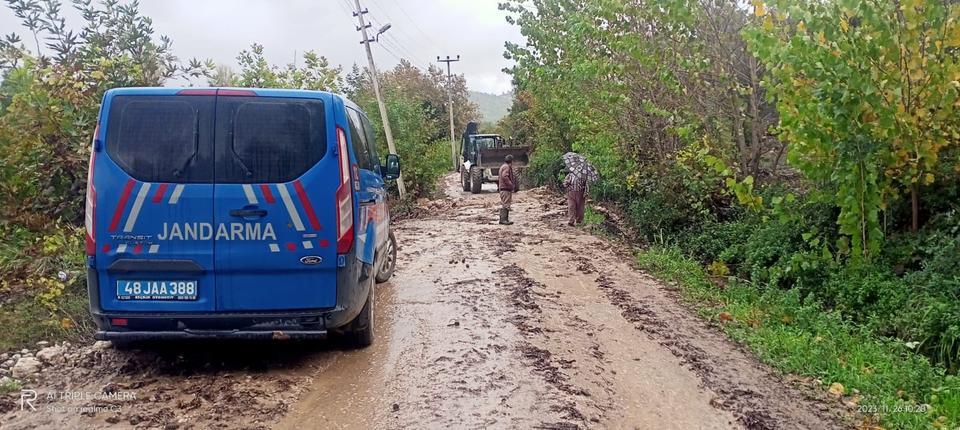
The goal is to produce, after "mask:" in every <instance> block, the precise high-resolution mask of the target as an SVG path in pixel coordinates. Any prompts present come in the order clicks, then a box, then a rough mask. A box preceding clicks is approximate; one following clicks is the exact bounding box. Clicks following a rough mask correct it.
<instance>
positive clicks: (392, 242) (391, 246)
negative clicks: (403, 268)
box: [375, 230, 397, 284]
mask: <svg viewBox="0 0 960 430" xmlns="http://www.w3.org/2000/svg"><path fill="white" fill-rule="evenodd" d="M396 268H397V238H396V237H394V235H393V231H392V230H391V231H390V237H389V239H387V249H386V250H385V253H384V255H383V263H381V264H380V270H378V271H377V276H376V277H375V278H376V280H377V283H378V284H380V283H383V282H387V281H389V280H390V277H391V276H393V271H394V269H396Z"/></svg>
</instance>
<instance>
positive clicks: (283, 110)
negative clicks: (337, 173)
mask: <svg viewBox="0 0 960 430" xmlns="http://www.w3.org/2000/svg"><path fill="white" fill-rule="evenodd" d="M217 117H218V118H217V145H216V146H217V148H218V149H217V151H218V153H217V166H216V176H217V178H216V181H217V182H227V183H278V182H289V181H292V180H294V179H296V178H297V177H299V176H300V175H303V174H304V173H305V172H306V171H307V170H308V169H310V168H311V167H313V166H314V165H315V164H317V162H318V161H320V159H321V158H323V154H325V153H326V151H327V145H326V125H325V122H326V121H325V120H326V116H325V112H324V107H323V102H322V101H320V100H316V99H290V98H266V97H220V98H219V104H218V105H217Z"/></svg>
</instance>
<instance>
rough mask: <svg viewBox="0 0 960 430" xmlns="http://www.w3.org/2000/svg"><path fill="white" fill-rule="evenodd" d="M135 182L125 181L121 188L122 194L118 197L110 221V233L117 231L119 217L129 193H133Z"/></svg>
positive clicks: (125, 205) (121, 214) (131, 180)
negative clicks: (118, 199) (125, 183)
mask: <svg viewBox="0 0 960 430" xmlns="http://www.w3.org/2000/svg"><path fill="white" fill-rule="evenodd" d="M135 182H136V181H134V180H133V179H127V185H126V186H125V187H123V194H121V195H120V201H119V202H117V208H116V209H114V211H113V219H112V220H110V229H109V231H110V232H114V231H117V226H118V225H120V217H122V216H123V209H124V208H125V207H127V199H129V198H130V191H133V185H134V184H135Z"/></svg>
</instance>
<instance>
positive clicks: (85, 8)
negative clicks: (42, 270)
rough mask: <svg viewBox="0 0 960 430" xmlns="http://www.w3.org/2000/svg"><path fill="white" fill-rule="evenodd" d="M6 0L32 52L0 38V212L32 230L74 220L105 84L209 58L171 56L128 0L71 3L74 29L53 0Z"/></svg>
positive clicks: (190, 72)
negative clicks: (76, 18) (77, 18)
mask: <svg viewBox="0 0 960 430" xmlns="http://www.w3.org/2000/svg"><path fill="white" fill-rule="evenodd" d="M7 4H8V6H9V7H10V9H11V10H12V11H13V12H14V14H15V15H16V16H17V17H19V18H20V19H21V22H22V24H23V25H24V27H26V28H27V29H28V31H30V33H31V35H32V38H33V41H34V49H35V52H32V51H31V50H30V49H29V48H27V46H26V45H24V44H23V43H22V42H21V40H20V38H19V37H18V36H16V35H11V36H7V37H6V39H5V42H4V43H3V44H2V45H0V56H2V57H0V67H2V68H3V84H2V85H0V97H2V99H0V100H2V102H0V107H2V110H0V114H2V116H0V206H2V208H0V219H3V220H5V221H6V222H14V223H18V224H21V225H26V226H31V227H32V228H41V227H43V226H46V225H49V224H51V223H53V222H54V221H55V220H56V219H58V218H60V219H64V220H67V221H69V222H77V221H78V220H79V219H81V217H82V208H83V194H84V193H83V190H84V188H85V185H86V168H87V160H88V158H89V155H90V153H89V151H90V140H91V137H92V135H93V131H94V128H95V122H96V118H97V112H98V109H99V104H100V99H101V98H102V96H103V93H104V91H106V90H107V89H109V88H114V87H123V86H156V85H160V84H162V83H163V82H165V81H166V80H167V79H169V78H172V77H175V76H182V77H188V76H199V75H202V74H204V73H205V72H206V67H207V66H208V65H207V64H205V63H202V62H200V61H198V60H191V61H190V62H189V64H187V65H184V64H182V63H180V62H179V61H178V59H177V58H176V57H175V56H174V55H173V54H172V53H171V46H170V41H169V39H167V38H166V37H163V36H159V37H157V36H154V31H153V26H152V24H151V22H150V20H149V18H146V17H144V16H142V15H140V13H139V10H138V8H137V4H136V3H135V2H134V3H130V4H121V3H119V2H118V1H105V2H103V3H102V4H99V5H93V4H92V2H91V1H89V0H86V1H84V0H79V1H76V2H74V6H75V7H76V9H77V10H78V11H79V12H80V14H81V16H82V18H83V20H84V26H83V28H82V30H80V31H79V32H74V31H72V30H69V29H68V28H67V24H66V20H65V19H64V18H63V16H62V14H61V11H60V3H59V2H56V1H42V2H41V1H37V0H8V1H7Z"/></svg>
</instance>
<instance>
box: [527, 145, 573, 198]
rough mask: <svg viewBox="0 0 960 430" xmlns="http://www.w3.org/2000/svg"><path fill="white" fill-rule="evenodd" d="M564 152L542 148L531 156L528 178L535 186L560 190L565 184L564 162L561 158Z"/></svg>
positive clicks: (547, 147)
mask: <svg viewBox="0 0 960 430" xmlns="http://www.w3.org/2000/svg"><path fill="white" fill-rule="evenodd" d="M563 154H565V153H564V152H561V151H560V150H559V149H557V148H552V147H549V146H542V147H540V148H538V149H537V150H536V151H534V152H533V154H532V155H531V156H530V164H529V166H528V167H527V173H528V174H527V178H528V179H529V180H530V181H531V182H532V183H533V185H534V186H538V187H539V186H543V185H546V186H549V187H551V188H553V189H555V190H559V189H560V186H561V184H562V183H563V173H562V172H563V169H564V166H563V160H562V159H561V158H560V157H561V156H562V155H563Z"/></svg>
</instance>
